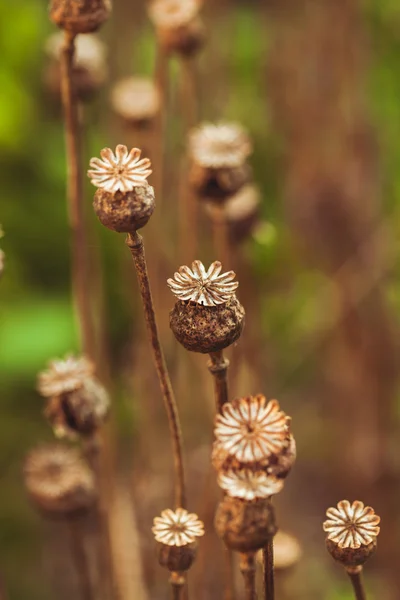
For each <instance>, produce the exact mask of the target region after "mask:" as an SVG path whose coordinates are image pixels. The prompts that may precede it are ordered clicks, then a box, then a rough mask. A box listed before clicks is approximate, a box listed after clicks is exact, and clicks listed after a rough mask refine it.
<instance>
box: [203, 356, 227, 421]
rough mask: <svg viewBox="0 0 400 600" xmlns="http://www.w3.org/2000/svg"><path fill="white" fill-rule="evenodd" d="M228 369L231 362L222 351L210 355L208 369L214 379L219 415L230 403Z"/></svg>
mask: <svg viewBox="0 0 400 600" xmlns="http://www.w3.org/2000/svg"><path fill="white" fill-rule="evenodd" d="M228 367H229V360H228V359H227V358H225V357H224V353H223V351H222V350H219V351H218V352H211V353H210V362H209V364H208V369H209V371H210V373H211V374H212V375H213V377H214V392H215V405H216V409H217V412H219V413H220V412H221V409H222V407H223V405H224V404H225V403H226V402H228V376H227V373H228Z"/></svg>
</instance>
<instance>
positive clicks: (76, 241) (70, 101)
mask: <svg viewBox="0 0 400 600" xmlns="http://www.w3.org/2000/svg"><path fill="white" fill-rule="evenodd" d="M75 37H76V36H75V35H74V34H73V33H71V32H68V31H66V32H65V41H64V46H63V49H62V55H61V93H62V101H63V107H64V122H65V140H66V153H67V166H68V194H67V195H68V214H69V224H70V229H71V258H72V287H73V295H74V301H75V306H76V310H77V314H78V319H79V330H80V336H81V343H82V348H83V351H84V353H85V354H86V355H87V356H90V357H91V358H93V359H94V357H95V356H94V348H95V341H94V329H93V322H92V318H91V306H90V297H91V294H90V279H89V257H88V253H87V248H88V244H87V240H86V230H85V222H84V208H83V195H82V161H81V144H80V131H79V129H80V128H79V117H78V100H77V97H76V94H75V90H74V85H73V77H72V75H73V63H74V54H75Z"/></svg>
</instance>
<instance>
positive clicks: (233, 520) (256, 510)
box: [215, 496, 277, 552]
mask: <svg viewBox="0 0 400 600" xmlns="http://www.w3.org/2000/svg"><path fill="white" fill-rule="evenodd" d="M215 529H216V532H217V534H218V535H219V537H221V538H222V539H223V541H224V542H225V544H226V546H227V547H228V548H230V549H231V550H236V551H237V552H255V551H256V550H259V549H260V548H263V547H264V546H265V545H266V544H267V542H269V541H270V540H271V538H272V537H273V536H274V535H275V533H276V531H277V527H276V524H275V514H274V509H273V507H272V505H271V503H270V502H269V500H266V499H262V500H255V501H253V502H247V501H245V500H241V499H240V498H231V497H230V496H225V498H224V499H223V500H222V502H221V503H220V504H219V506H218V508H217V512H216V515H215Z"/></svg>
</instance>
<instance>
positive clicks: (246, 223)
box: [204, 184, 260, 244]
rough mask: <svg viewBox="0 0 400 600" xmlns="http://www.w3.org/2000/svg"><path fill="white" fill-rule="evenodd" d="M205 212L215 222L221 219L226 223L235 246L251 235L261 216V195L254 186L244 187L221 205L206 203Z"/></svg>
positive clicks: (212, 202)
mask: <svg viewBox="0 0 400 600" xmlns="http://www.w3.org/2000/svg"><path fill="white" fill-rule="evenodd" d="M204 207H205V211H206V213H207V215H208V216H209V217H210V219H211V220H212V221H214V222H217V223H218V222H220V221H221V219H222V220H223V221H224V222H225V223H226V225H227V228H228V235H229V238H230V240H231V242H232V243H233V244H236V243H240V242H242V241H244V240H245V239H246V238H248V237H249V235H251V233H252V232H253V230H254V228H255V226H256V225H257V223H258V221H259V216H260V193H259V190H258V189H257V188H256V187H255V186H254V185H252V184H247V185H245V186H243V187H242V188H241V189H240V190H239V191H238V192H237V194H235V195H234V196H232V197H230V198H229V199H228V200H227V201H226V202H225V203H223V204H221V205H219V204H216V203H215V201H212V200H211V201H209V202H205V203H204Z"/></svg>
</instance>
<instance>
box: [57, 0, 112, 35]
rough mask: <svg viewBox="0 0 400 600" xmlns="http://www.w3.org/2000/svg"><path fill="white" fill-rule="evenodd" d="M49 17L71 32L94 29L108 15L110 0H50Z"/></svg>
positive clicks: (86, 31) (85, 31)
mask: <svg viewBox="0 0 400 600" xmlns="http://www.w3.org/2000/svg"><path fill="white" fill-rule="evenodd" d="M49 10H50V19H51V20H52V21H53V23H55V24H56V25H57V26H58V27H60V28H61V29H64V30H66V31H70V32H71V33H73V34H78V33H91V32H92V31H96V30H97V29H98V28H99V27H100V25H102V24H103V23H104V22H105V21H106V20H107V19H108V17H109V16H110V13H111V0H51V1H50V9H49Z"/></svg>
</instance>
